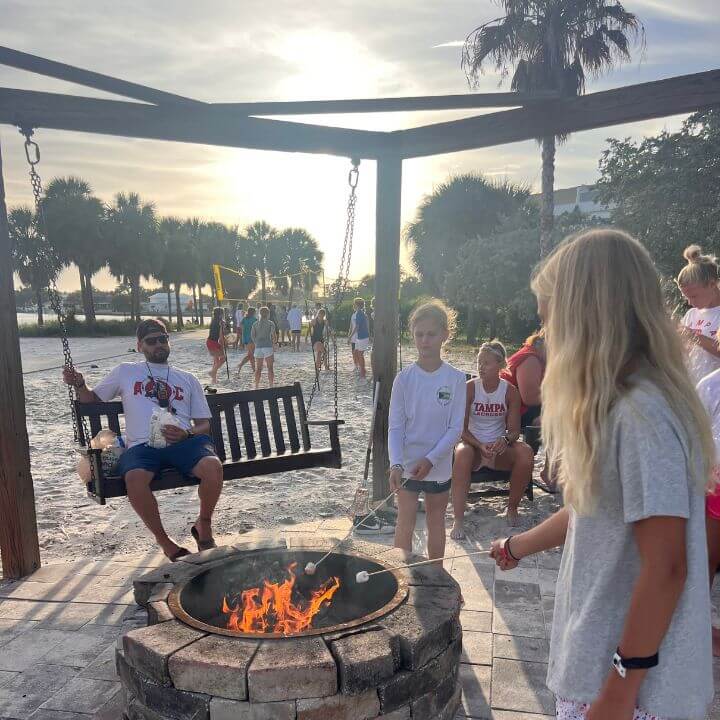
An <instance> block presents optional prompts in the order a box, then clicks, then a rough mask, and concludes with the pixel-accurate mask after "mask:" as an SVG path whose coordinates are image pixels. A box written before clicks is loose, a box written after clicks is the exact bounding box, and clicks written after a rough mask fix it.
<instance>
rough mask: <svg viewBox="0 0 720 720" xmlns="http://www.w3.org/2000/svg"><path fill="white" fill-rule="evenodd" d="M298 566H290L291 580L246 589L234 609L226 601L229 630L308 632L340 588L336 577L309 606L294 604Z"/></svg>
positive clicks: (289, 575) (321, 589)
mask: <svg viewBox="0 0 720 720" xmlns="http://www.w3.org/2000/svg"><path fill="white" fill-rule="evenodd" d="M296 567H297V563H296V562H294V563H291V564H290V565H288V567H287V573H288V578H287V580H285V581H284V582H282V583H271V582H269V581H268V580H263V587H262V588H259V587H254V588H250V589H249V590H243V592H242V594H241V596H240V602H239V603H238V604H237V605H235V606H234V607H233V606H231V605H230V603H229V602H228V598H227V596H225V597H224V598H223V607H222V611H223V613H224V614H225V615H228V616H229V617H228V620H227V628H228V629H229V630H234V631H236V632H242V633H271V632H272V633H281V634H283V635H292V634H294V633H298V632H302V631H303V630H307V628H309V627H310V626H311V625H312V621H313V618H314V617H315V615H317V614H318V612H320V610H321V609H322V607H323V605H324V604H325V603H330V601H331V600H332V597H333V595H334V594H335V592H336V591H337V590H338V588H339V587H340V580H339V579H338V578H336V577H332V578H329V579H328V580H326V581H325V582H324V583H323V584H322V585H321V586H320V587H319V588H318V589H317V590H313V591H312V593H311V594H310V599H309V601H308V602H307V605H306V606H304V607H303V606H302V605H300V604H295V603H293V601H292V593H293V588H294V587H295V568H296Z"/></svg>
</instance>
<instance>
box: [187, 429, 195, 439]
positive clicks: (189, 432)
mask: <svg viewBox="0 0 720 720" xmlns="http://www.w3.org/2000/svg"><path fill="white" fill-rule="evenodd" d="M185 432H186V433H187V436H188V440H189V439H190V438H191V437H195V430H193V428H190V429H189V430H186V431H185Z"/></svg>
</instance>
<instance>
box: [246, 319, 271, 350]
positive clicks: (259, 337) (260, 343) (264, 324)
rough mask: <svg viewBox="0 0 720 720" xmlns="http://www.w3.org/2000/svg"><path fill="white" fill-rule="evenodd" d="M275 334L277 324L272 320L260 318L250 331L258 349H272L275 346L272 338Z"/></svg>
mask: <svg viewBox="0 0 720 720" xmlns="http://www.w3.org/2000/svg"><path fill="white" fill-rule="evenodd" d="M274 332H275V323H274V322H273V321H272V320H263V319H262V318H260V319H259V320H258V321H257V322H256V323H255V324H254V325H253V326H252V330H251V331H250V333H251V337H252V339H253V342H254V343H255V347H256V348H271V347H272V346H273V343H272V336H273V333H274Z"/></svg>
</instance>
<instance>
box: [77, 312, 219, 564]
mask: <svg viewBox="0 0 720 720" xmlns="http://www.w3.org/2000/svg"><path fill="white" fill-rule="evenodd" d="M169 339H170V338H169V335H168V332H167V329H166V328H165V325H164V324H163V323H162V322H161V321H159V320H143V321H142V322H141V323H140V324H139V325H138V327H137V349H138V352H140V353H142V354H143V355H144V356H145V360H144V361H142V362H137V363H121V364H120V365H118V366H117V367H116V368H115V369H114V370H112V371H111V372H110V374H109V375H108V376H107V377H106V378H105V379H104V380H101V381H100V382H99V383H98V384H97V385H96V386H95V387H94V388H92V389H91V388H89V387H88V386H87V385H86V384H85V378H83V376H82V374H81V373H79V372H77V371H70V370H68V369H67V368H66V369H65V371H64V372H63V380H64V381H65V382H66V383H67V384H68V385H74V386H75V388H76V390H77V397H78V400H80V402H109V401H110V400H113V399H114V398H116V397H120V399H121V400H122V403H123V409H124V412H125V431H126V434H127V447H128V449H127V450H126V451H125V452H124V453H123V454H122V455H121V456H120V463H119V466H118V470H119V473H120V474H121V475H123V476H124V478H125V485H126V487H127V494H128V499H129V500H130V504H131V505H132V507H133V509H134V510H135V512H136V513H137V514H138V515H139V516H140V519H141V520H142V521H143V522H144V523H145V525H146V527H147V528H148V530H150V532H151V533H152V534H153V535H154V536H155V539H156V540H157V543H158V545H159V546H160V547H161V548H162V551H163V552H164V553H165V555H166V556H167V557H168V558H169V559H170V560H172V561H173V562H175V561H176V560H178V559H179V558H181V557H184V556H185V555H189V554H190V551H189V550H187V549H186V548H184V547H181V546H180V545H178V544H177V543H176V542H174V541H173V540H171V539H170V537H169V536H168V534H167V533H166V532H165V528H164V527H163V524H162V521H161V520H160V513H159V511H158V505H157V501H156V500H155V496H154V495H153V493H152V491H151V489H150V483H151V481H152V479H153V478H154V477H155V475H157V474H158V473H159V472H160V471H161V470H163V469H165V468H175V469H177V470H179V471H180V472H181V473H183V474H186V475H194V476H195V477H196V478H198V479H199V480H200V487H199V488H198V495H199V496H200V515H199V517H198V519H197V520H196V522H195V524H194V525H193V526H192V529H191V532H192V535H193V537H194V538H195V542H196V543H197V546H198V550H207V549H209V548H212V547H215V540H214V539H213V535H212V526H211V521H212V514H213V511H214V510H215V505H216V504H217V501H218V499H219V497H220V493H221V491H222V485H223V472H222V465H221V464H220V460H219V459H218V458H217V456H216V455H215V450H214V448H213V444H212V440H211V439H210V417H211V413H210V408H209V407H208V404H207V400H206V399H205V393H204V392H203V389H202V386H201V385H200V382H199V381H198V379H197V378H196V377H195V376H194V375H191V374H190V373H188V372H185V371H184V370H178V369H177V368H174V367H173V368H171V367H170V366H169V365H168V362H167V359H168V357H169V355H170V342H169ZM158 406H160V407H164V408H166V409H168V410H169V411H170V412H171V413H172V414H173V415H174V416H175V419H176V421H177V425H164V426H163V428H162V434H163V436H164V438H165V440H166V442H167V447H165V448H157V447H150V446H149V445H148V444H147V442H148V440H149V438H150V418H151V416H152V414H153V410H154V409H155V408H157V407H158Z"/></svg>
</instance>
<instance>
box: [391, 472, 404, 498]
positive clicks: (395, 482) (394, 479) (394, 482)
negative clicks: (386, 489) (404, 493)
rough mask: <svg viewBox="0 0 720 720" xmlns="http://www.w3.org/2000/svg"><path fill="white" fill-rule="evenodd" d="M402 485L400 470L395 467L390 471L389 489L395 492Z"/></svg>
mask: <svg viewBox="0 0 720 720" xmlns="http://www.w3.org/2000/svg"><path fill="white" fill-rule="evenodd" d="M401 487H402V470H401V469H400V468H395V470H391V471H390V489H391V490H393V491H394V492H397V491H398V490H399V489H400V488H401Z"/></svg>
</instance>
